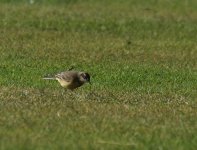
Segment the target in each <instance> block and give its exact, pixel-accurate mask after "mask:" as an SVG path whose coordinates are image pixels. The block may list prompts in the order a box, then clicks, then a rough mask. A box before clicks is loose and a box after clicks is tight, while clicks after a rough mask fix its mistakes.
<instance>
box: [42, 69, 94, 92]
mask: <svg viewBox="0 0 197 150" xmlns="http://www.w3.org/2000/svg"><path fill="white" fill-rule="evenodd" d="M43 79H45V80H57V81H58V82H59V83H60V85H61V86H62V87H63V88H65V89H69V90H72V91H73V90H75V89H76V88H78V87H80V86H82V85H83V84H85V83H90V84H91V82H90V75H89V73H87V72H81V71H74V70H72V71H70V70H68V71H64V72H61V73H58V74H56V75H55V76H54V77H44V78H43Z"/></svg>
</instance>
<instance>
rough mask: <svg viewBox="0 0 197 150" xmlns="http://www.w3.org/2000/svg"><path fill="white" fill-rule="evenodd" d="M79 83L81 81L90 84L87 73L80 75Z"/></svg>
mask: <svg viewBox="0 0 197 150" xmlns="http://www.w3.org/2000/svg"><path fill="white" fill-rule="evenodd" d="M80 81H82V82H84V83H85V82H88V83H91V82H90V75H89V74H88V73H86V72H82V73H80Z"/></svg>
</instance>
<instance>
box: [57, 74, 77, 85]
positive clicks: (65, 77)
mask: <svg viewBox="0 0 197 150" xmlns="http://www.w3.org/2000/svg"><path fill="white" fill-rule="evenodd" d="M76 75H77V74H76V72H73V71H65V72H61V73H59V74H57V75H56V76H55V77H56V78H58V79H61V80H64V81H66V82H72V81H73V79H74V78H75V77H76Z"/></svg>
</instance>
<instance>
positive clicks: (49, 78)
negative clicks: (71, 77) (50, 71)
mask: <svg viewBox="0 0 197 150" xmlns="http://www.w3.org/2000/svg"><path fill="white" fill-rule="evenodd" d="M43 79H44V80H56V78H53V77H44V78H43Z"/></svg>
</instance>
